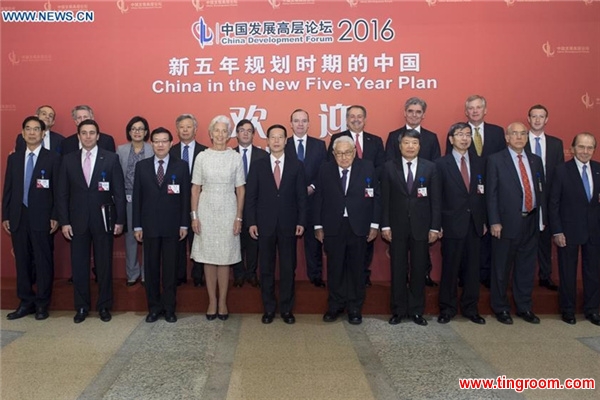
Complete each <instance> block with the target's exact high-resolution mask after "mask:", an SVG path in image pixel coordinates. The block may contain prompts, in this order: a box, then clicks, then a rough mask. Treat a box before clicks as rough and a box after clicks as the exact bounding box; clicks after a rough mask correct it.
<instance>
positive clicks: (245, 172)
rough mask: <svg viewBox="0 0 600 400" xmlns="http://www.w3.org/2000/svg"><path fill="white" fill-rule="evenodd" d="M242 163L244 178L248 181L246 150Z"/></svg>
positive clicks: (245, 150)
mask: <svg viewBox="0 0 600 400" xmlns="http://www.w3.org/2000/svg"><path fill="white" fill-rule="evenodd" d="M242 161H243V162H244V177H245V178H246V180H248V149H244V155H243V156H242Z"/></svg>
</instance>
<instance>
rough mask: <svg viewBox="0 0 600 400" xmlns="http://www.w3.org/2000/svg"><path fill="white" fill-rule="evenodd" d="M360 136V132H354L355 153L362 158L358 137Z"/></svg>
mask: <svg viewBox="0 0 600 400" xmlns="http://www.w3.org/2000/svg"><path fill="white" fill-rule="evenodd" d="M359 137H360V133H357V134H356V155H357V156H358V158H362V147H360V141H359V140H358V138H359Z"/></svg>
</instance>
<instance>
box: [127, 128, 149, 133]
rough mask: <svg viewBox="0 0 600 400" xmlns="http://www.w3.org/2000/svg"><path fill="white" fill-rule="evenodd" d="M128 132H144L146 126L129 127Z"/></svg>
mask: <svg viewBox="0 0 600 400" xmlns="http://www.w3.org/2000/svg"><path fill="white" fill-rule="evenodd" d="M129 132H138V133H142V132H146V128H131V129H130V130H129Z"/></svg>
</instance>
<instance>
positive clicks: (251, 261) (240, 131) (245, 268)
mask: <svg viewBox="0 0 600 400" xmlns="http://www.w3.org/2000/svg"><path fill="white" fill-rule="evenodd" d="M235 131H236V133H237V136H236V138H237V142H238V146H237V147H236V148H235V149H234V150H235V151H237V152H238V153H240V154H241V155H242V162H243V163H244V176H245V179H246V180H248V171H250V167H251V166H252V164H253V163H254V162H256V161H257V160H260V159H261V158H268V157H269V153H267V152H266V151H264V150H263V149H261V148H260V147H256V146H254V145H253V144H252V139H253V138H254V125H252V122H250V121H249V120H247V119H242V120H241V121H240V122H238V123H237V126H236V128H235ZM243 220H244V221H243V222H242V232H241V233H240V242H241V249H242V260H241V261H240V262H239V263H237V264H234V265H233V287H242V286H243V285H244V282H246V281H247V282H248V283H249V284H250V285H252V287H258V286H260V284H259V282H258V278H257V276H256V267H257V266H258V242H257V241H256V240H254V239H252V238H251V237H250V232H249V231H248V229H249V228H250V226H249V225H248V220H247V218H245V217H244V218H243Z"/></svg>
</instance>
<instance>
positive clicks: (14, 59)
mask: <svg viewBox="0 0 600 400" xmlns="http://www.w3.org/2000/svg"><path fill="white" fill-rule="evenodd" d="M8 61H10V63H11V64H12V65H18V64H19V63H20V62H21V61H20V60H19V56H17V53H15V51H14V50H13V51H11V52H10V53H8Z"/></svg>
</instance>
